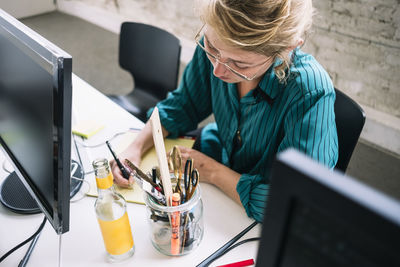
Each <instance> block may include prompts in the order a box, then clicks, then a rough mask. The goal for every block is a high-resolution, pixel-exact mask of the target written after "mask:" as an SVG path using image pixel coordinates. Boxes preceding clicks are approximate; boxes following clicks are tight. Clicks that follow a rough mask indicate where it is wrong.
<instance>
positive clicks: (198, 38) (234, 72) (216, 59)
mask: <svg viewBox="0 0 400 267" xmlns="http://www.w3.org/2000/svg"><path fill="white" fill-rule="evenodd" d="M204 26H205V24H203V26H201V28H200V30H199V31H198V32H197V33H196V35H195V37H194V40H195V42H196V44H197V45H198V46H199V47H200V48H201V49H203V51H204V52H205V53H206V55H207V57H208V59H209V60H210V61H212V60H215V61H216V62H217V63H218V64H221V65H224V66H225V67H226V68H227V69H228V70H230V71H231V72H232V73H233V74H236V75H237V76H238V77H240V78H242V79H245V80H247V81H252V80H254V78H255V77H256V76H257V74H258V72H259V71H260V70H261V68H260V69H259V70H257V72H256V73H255V74H254V75H253V76H251V77H248V76H247V75H245V74H243V73H240V72H238V71H237V70H235V69H233V68H231V67H230V66H229V65H228V64H227V63H225V62H222V61H221V60H220V58H221V56H220V55H218V56H215V55H213V54H212V53H210V52H208V51H207V49H206V48H205V47H204V46H203V45H202V44H201V43H200V39H201V37H202V36H201V34H200V33H201V31H202V30H203V28H204ZM203 36H204V34H203ZM211 59H212V60H211ZM269 60H270V59H267V60H266V61H265V62H263V63H260V64H259V65H260V66H263V65H264V64H265V63H267V62H268V61H269ZM257 66H258V65H256V66H253V67H257Z"/></svg>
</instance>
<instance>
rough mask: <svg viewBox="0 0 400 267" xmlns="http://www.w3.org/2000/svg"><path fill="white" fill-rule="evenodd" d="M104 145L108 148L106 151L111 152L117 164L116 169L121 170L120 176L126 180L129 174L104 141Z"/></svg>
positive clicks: (108, 144) (108, 143)
mask: <svg viewBox="0 0 400 267" xmlns="http://www.w3.org/2000/svg"><path fill="white" fill-rule="evenodd" d="M106 144H107V146H108V149H110V152H111V154H112V156H113V158H114V160H115V162H116V163H117V165H118V168H119V169H120V170H121V173H122V176H123V177H124V178H125V179H127V180H128V179H129V172H128V171H127V170H126V169H125V167H124V165H122V163H121V161H119V159H118V158H117V155H115V153H114V151H113V150H112V148H111V145H110V142H108V141H106Z"/></svg>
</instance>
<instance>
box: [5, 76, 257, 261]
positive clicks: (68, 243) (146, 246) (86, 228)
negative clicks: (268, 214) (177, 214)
mask: <svg viewBox="0 0 400 267" xmlns="http://www.w3.org/2000/svg"><path fill="white" fill-rule="evenodd" d="M73 88H74V89H73V90H74V91H73V93H74V97H73V100H74V103H73V109H74V114H75V116H76V118H75V119H77V120H81V119H89V118H93V117H98V118H102V120H103V121H105V122H107V124H106V125H107V128H106V129H105V130H104V131H102V132H101V133H99V134H98V135H96V136H94V137H92V138H93V139H92V138H90V139H89V140H90V142H93V143H95V142H97V141H99V142H101V141H102V142H104V141H105V140H106V139H105V138H108V137H110V136H112V135H113V134H114V133H116V132H119V131H125V130H126V129H128V128H129V127H134V128H141V127H143V123H142V122H140V121H139V120H137V119H136V118H134V117H132V116H131V115H130V114H129V113H128V112H126V111H125V110H123V109H122V108H120V107H119V106H117V105H115V104H114V103H113V102H112V101H110V100H109V99H108V98H107V97H105V96H104V95H102V94H101V93H99V92H98V91H97V90H95V89H94V88H93V87H91V86H90V85H88V84H87V83H85V82H84V81H82V80H81V79H79V78H78V77H76V76H73ZM92 116H93V117H92ZM108 153H109V152H108V151H107V150H106V149H105V148H104V147H103V148H98V149H90V150H89V151H88V156H89V158H90V157H97V156H106V157H108V156H109V155H108ZM92 159H93V158H92ZM4 160H5V157H4V155H3V153H0V163H3V161H4ZM87 163H88V164H87ZM6 165H7V166H10V164H6ZM85 165H86V166H90V162H86V163H85ZM6 175H7V173H6V172H4V171H3V170H2V169H0V182H1V181H2V180H3V179H4V178H5V177H6ZM201 187H202V199H203V204H204V237H203V241H202V242H201V244H200V246H199V247H198V248H197V249H196V250H194V251H193V252H192V253H191V254H189V255H186V256H182V257H168V256H164V255H163V254H161V253H159V252H158V251H157V250H156V249H155V248H154V247H153V246H152V244H151V241H150V238H149V229H148V225H147V223H146V220H145V206H143V205H138V204H132V203H128V205H127V206H128V215H129V219H130V222H131V227H132V232H133V237H134V241H135V245H136V252H135V255H134V256H133V257H132V258H130V259H129V260H127V261H124V262H122V263H118V264H114V265H118V266H174V267H177V266H195V265H197V264H198V263H200V262H201V261H202V260H204V259H205V258H206V257H208V256H209V255H210V254H211V253H213V252H214V251H215V250H217V249H218V248H219V247H221V246H222V245H223V244H225V243H226V242H227V241H228V240H230V239H231V238H233V237H234V236H235V235H236V234H238V233H239V232H240V231H242V230H243V229H244V228H246V227H247V226H248V225H250V224H251V223H252V222H253V220H251V219H249V218H248V217H247V215H246V213H245V211H244V209H243V207H241V206H240V205H238V204H236V203H235V202H234V201H232V200H231V199H229V198H228V197H227V196H226V195H224V194H223V193H222V192H221V191H220V190H218V189H217V188H216V187H214V186H210V185H207V184H201ZM85 189H86V186H85V185H83V186H82V188H81V190H85ZM94 202H95V198H92V197H85V198H83V199H82V200H80V201H78V202H76V203H71V206H70V230H69V232H67V233H66V234H64V235H63V236H62V246H61V250H62V255H61V266H64V267H69V266H74V267H78V266H85V267H86V266H111V264H110V263H107V262H106V261H105V249H104V245H103V240H102V236H101V233H100V229H99V226H98V223H97V220H96V216H95V212H94V208H93V205H94ZM42 219H43V214H37V215H19V214H15V213H12V212H10V211H9V210H7V209H6V208H4V207H3V206H2V205H0V255H3V254H4V253H6V252H7V251H8V250H9V249H11V248H12V247H14V246H15V245H16V244H18V243H20V242H21V241H23V240H25V239H26V238H27V237H29V236H30V235H32V234H33V233H34V232H35V231H36V229H37V228H38V227H39V225H40V223H41V221H42ZM260 229H261V226H260V225H257V226H256V227H255V228H253V229H252V230H251V231H250V232H249V233H247V234H246V235H245V236H244V237H243V238H250V237H256V236H259V235H260ZM58 242H59V237H58V235H56V233H55V231H54V230H53V228H52V227H51V225H50V224H49V223H46V226H45V228H44V229H43V231H42V234H41V236H40V238H39V240H38V242H37V244H36V247H35V249H34V251H33V253H32V255H31V258H30V260H29V262H28V264H27V266H41V267H45V266H51V267H54V266H58V249H59V245H58ZM27 248H28V244H27V245H25V246H24V247H22V248H20V249H19V250H17V251H16V252H14V253H13V254H11V255H10V256H9V257H8V258H7V259H5V260H4V261H3V262H2V263H1V266H18V263H19V261H20V260H21V259H22V257H23V255H24V254H25V252H26V250H27ZM257 248H258V243H257V242H250V243H246V244H243V245H241V246H239V247H237V248H235V249H233V250H232V251H230V252H229V253H228V254H226V255H225V256H223V257H222V258H220V259H218V260H217V261H215V262H214V263H213V264H212V265H211V266H216V265H218V264H226V263H230V262H234V261H239V260H245V259H249V258H253V259H254V260H255V259H256V254H257Z"/></svg>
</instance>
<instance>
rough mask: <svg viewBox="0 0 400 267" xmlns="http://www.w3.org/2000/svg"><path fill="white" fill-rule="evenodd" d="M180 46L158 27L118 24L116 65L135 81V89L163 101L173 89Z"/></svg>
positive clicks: (171, 36) (177, 41) (128, 23)
mask: <svg viewBox="0 0 400 267" xmlns="http://www.w3.org/2000/svg"><path fill="white" fill-rule="evenodd" d="M180 53H181V45H180V42H179V39H178V38H176V37H175V36H174V35H173V34H171V33H169V32H167V31H165V30H162V29H160V28H157V27H154V26H151V25H146V24H141V23H135V22H124V23H123V24H122V25H121V33H120V43H119V64H120V66H121V68H123V69H125V70H127V71H129V72H130V73H131V75H132V76H133V78H134V80H135V88H141V89H145V90H146V92H147V93H150V94H152V95H153V96H155V97H157V98H159V99H164V98H165V97H166V95H167V93H168V92H169V91H172V90H174V89H176V87H177V82H178V73H179V62H180Z"/></svg>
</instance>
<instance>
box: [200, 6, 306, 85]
mask: <svg viewBox="0 0 400 267" xmlns="http://www.w3.org/2000/svg"><path fill="white" fill-rule="evenodd" d="M199 3H200V5H199V6H198V7H199V12H200V19H201V20H202V21H203V22H204V23H206V24H208V25H210V26H211V27H212V28H213V29H214V30H215V31H216V33H217V34H218V36H219V37H220V38H221V39H222V40H223V41H225V42H226V44H227V45H230V46H232V47H235V48H239V49H242V50H245V51H250V52H254V53H258V54H262V55H265V56H268V57H274V59H276V58H279V59H281V60H282V62H281V64H279V65H277V66H275V68H274V71H275V73H276V75H277V77H278V79H279V80H280V81H281V82H282V81H284V80H285V78H286V76H287V75H286V70H288V68H289V66H290V62H291V60H290V57H289V51H288V49H289V48H290V47H293V46H295V45H297V42H298V40H300V39H301V38H304V35H305V34H306V32H307V31H308V30H309V29H310V28H311V24H312V15H313V7H312V0H253V1H241V0H202V1H200V2H199Z"/></svg>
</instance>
